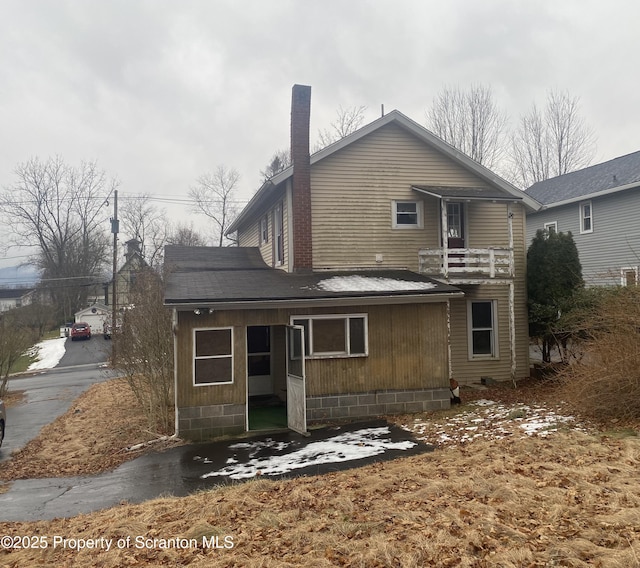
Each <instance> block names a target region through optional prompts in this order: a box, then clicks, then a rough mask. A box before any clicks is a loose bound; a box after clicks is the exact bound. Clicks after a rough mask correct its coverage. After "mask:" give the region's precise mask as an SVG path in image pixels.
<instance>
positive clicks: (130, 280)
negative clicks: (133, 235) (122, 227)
mask: <svg viewBox="0 0 640 568" xmlns="http://www.w3.org/2000/svg"><path fill="white" fill-rule="evenodd" d="M125 246H126V250H127V252H126V253H125V255H124V258H125V261H124V263H123V264H122V266H121V267H120V268H119V269H118V272H117V276H116V294H117V302H116V305H117V306H118V307H119V308H122V307H124V306H128V305H130V304H131V299H130V296H131V288H132V287H133V286H134V285H135V283H136V278H137V277H138V274H140V271H142V270H144V269H145V268H147V267H148V266H149V265H148V264H147V261H146V260H145V259H144V257H143V256H142V252H141V250H140V241H138V240H137V239H130V240H128V241H127V242H126V243H125ZM104 296H105V298H104V303H105V305H107V306H110V307H112V306H113V304H112V301H113V279H112V280H111V281H110V282H107V283H106V284H105V285H104Z"/></svg>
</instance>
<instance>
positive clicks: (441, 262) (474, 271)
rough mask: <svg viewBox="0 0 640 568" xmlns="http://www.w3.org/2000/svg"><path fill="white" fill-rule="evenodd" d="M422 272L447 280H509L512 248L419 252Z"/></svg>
mask: <svg viewBox="0 0 640 568" xmlns="http://www.w3.org/2000/svg"><path fill="white" fill-rule="evenodd" d="M418 255H419V266H420V268H419V270H420V272H421V273H422V274H426V275H427V276H444V277H445V278H452V279H455V278H470V277H476V278H510V277H512V276H513V250H512V249H510V248H498V247H492V248H486V249H476V248H448V249H446V250H444V249H441V248H439V249H422V250H420V251H418Z"/></svg>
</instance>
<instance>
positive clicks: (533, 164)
mask: <svg viewBox="0 0 640 568" xmlns="http://www.w3.org/2000/svg"><path fill="white" fill-rule="evenodd" d="M511 143H512V144H511V145H512V156H511V161H512V169H513V177H514V179H515V180H516V183H518V184H520V185H521V186H522V187H525V188H526V187H529V186H531V185H532V184H534V183H535V182H538V181H542V180H545V179H548V178H551V177H555V176H559V175H563V174H566V173H569V172H572V171H575V170H578V169H580V168H583V167H585V166H588V165H589V164H590V163H591V160H592V159H593V157H594V155H595V149H596V144H595V135H594V133H593V130H591V128H589V127H588V126H587V124H586V123H585V121H584V119H583V118H582V117H581V116H580V105H579V98H578V97H572V96H570V95H569V94H568V93H567V92H559V91H550V92H549V93H548V95H547V104H546V106H545V108H544V110H543V111H541V110H540V109H539V108H538V107H537V106H536V105H535V104H534V105H533V106H532V108H531V110H530V111H529V112H528V113H526V114H525V115H523V116H522V117H521V118H520V124H519V126H518V128H517V129H516V130H515V132H514V133H513V135H512V139H511Z"/></svg>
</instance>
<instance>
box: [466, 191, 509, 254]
mask: <svg viewBox="0 0 640 568" xmlns="http://www.w3.org/2000/svg"><path fill="white" fill-rule="evenodd" d="M465 206H466V214H465V221H466V224H467V234H466V245H467V246H468V247H471V248H488V247H507V246H508V245H509V220H508V217H507V205H506V204H505V203H492V202H488V201H472V202H470V203H466V204H465Z"/></svg>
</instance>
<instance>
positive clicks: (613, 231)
mask: <svg viewBox="0 0 640 568" xmlns="http://www.w3.org/2000/svg"><path fill="white" fill-rule="evenodd" d="M527 194H528V195H530V196H531V197H533V198H535V199H536V200H538V201H539V202H540V203H542V208H541V209H540V210H539V211H537V212H529V215H528V217H527V243H528V244H530V243H531V239H533V237H534V236H535V234H536V231H537V230H538V229H547V230H550V231H557V232H563V233H567V232H571V233H572V234H573V239H574V241H575V243H576V247H577V249H578V253H579V255H580V263H581V264H582V275H583V278H584V280H585V283H586V284H587V285H588V286H606V285H623V286H626V285H636V284H637V282H638V267H639V266H640V224H638V216H640V152H634V153H633V154H628V155H626V156H621V157H619V158H615V159H613V160H609V161H608V162H604V163H602V164H597V165H595V166H591V167H588V168H584V169H582V170H578V171H577V172H572V173H569V174H565V175H562V176H558V177H555V178H552V179H549V180H546V181H541V182H538V183H536V184H534V185H532V186H531V187H530V188H529V189H528V190H527Z"/></svg>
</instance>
